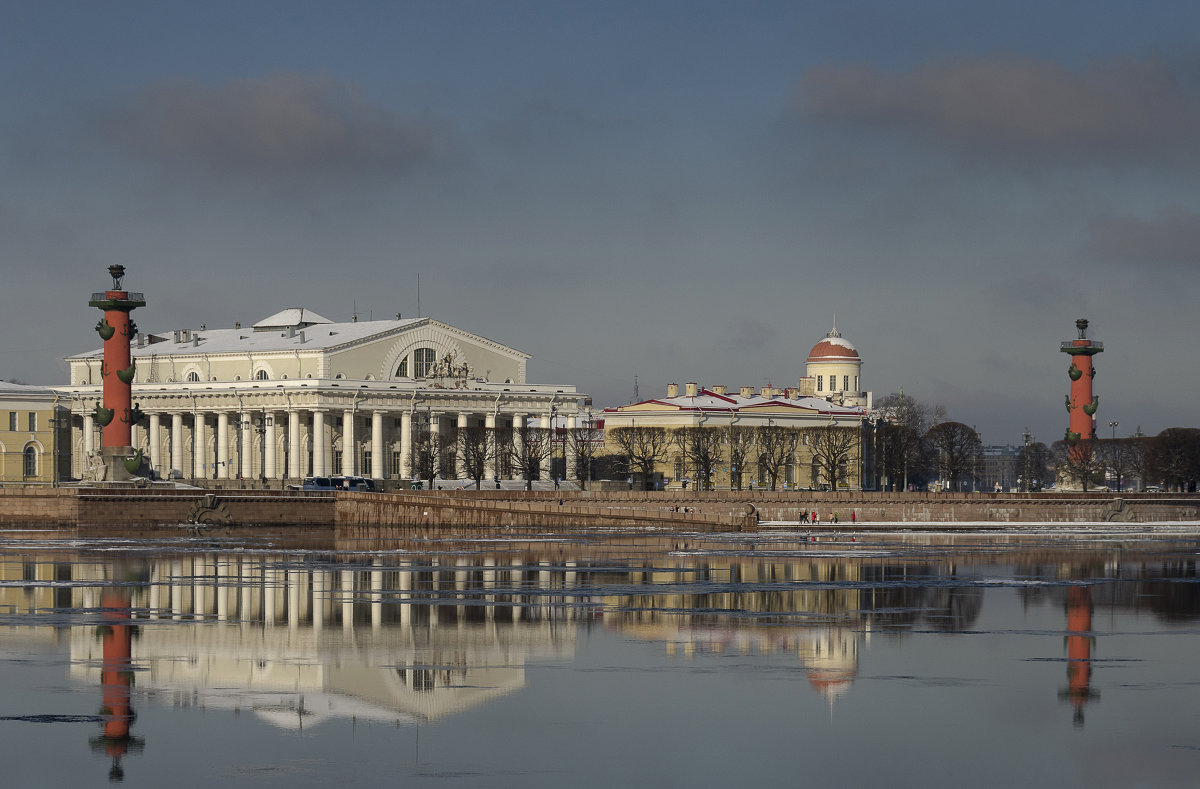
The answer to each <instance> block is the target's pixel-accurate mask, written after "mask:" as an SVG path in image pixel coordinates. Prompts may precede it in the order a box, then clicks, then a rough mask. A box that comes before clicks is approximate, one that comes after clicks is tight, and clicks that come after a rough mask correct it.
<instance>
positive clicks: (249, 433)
mask: <svg viewBox="0 0 1200 789" xmlns="http://www.w3.org/2000/svg"><path fill="white" fill-rule="evenodd" d="M131 350H132V355H133V360H134V364H135V367H136V375H135V377H134V380H133V384H132V387H133V401H134V403H135V404H136V405H137V407H138V408H139V409H140V410H141V411H142V413H143V414H145V416H146V418H145V419H143V420H142V422H141V423H140V424H138V425H136V426H135V427H134V430H133V435H134V439H133V440H134V446H135V447H137V448H141V449H142V450H143V454H144V456H145V457H146V459H147V461H148V462H149V464H150V466H151V467H152V468H153V469H154V470H155V471H157V472H159V473H160V474H162V475H164V476H166V475H168V474H170V473H172V472H175V473H177V474H178V475H179V476H182V477H183V478H193V479H199V478H203V479H219V480H227V479H237V478H242V479H259V478H266V479H268V480H277V481H282V480H296V479H298V478H300V477H303V476H306V475H308V474H314V475H326V474H361V475H363V476H370V477H374V478H376V479H388V478H390V479H407V478H411V477H412V476H413V462H414V458H413V441H414V437H415V434H416V433H417V432H418V431H421V430H430V431H432V432H434V433H438V432H440V431H442V430H444V429H446V428H447V427H448V426H451V425H453V426H456V427H459V428H462V427H468V426H471V427H475V426H480V427H489V428H504V427H511V426H512V425H513V424H517V425H522V424H526V423H527V422H526V420H529V419H537V420H540V421H541V425H542V426H543V427H547V428H548V427H549V424H550V419H551V415H552V413H556V414H559V415H562V416H565V417H566V418H567V419H568V420H571V419H573V418H574V415H575V413H576V410H577V407H578V406H577V402H578V400H579V399H580V398H581V397H582V395H580V394H579V393H577V392H576V391H575V387H574V386H569V385H548V384H530V383H528V382H527V381H526V376H525V369H526V362H527V361H528V360H529V358H530V357H529V355H528V354H525V353H522V352H521V351H518V350H515V349H513V348H509V347H508V346H505V345H501V344H500V343H497V342H494V341H492V340H489V339H487V338H485V337H481V336H479V335H476V334H471V333H470V332H466V331H463V330H461V329H456V328H454V327H453V326H448V325H446V324H444V323H441V322H439V321H436V320H434V319H432V318H408V319H401V318H400V317H399V316H397V317H396V318H395V319H393V320H377V321H350V322H345V323H335V322H333V321H330V320H328V319H327V318H323V317H321V316H320V315H317V314H316V313H314V312H312V311H311V310H307V309H295V308H294V309H286V310H283V311H282V312H279V313H276V314H275V315H272V316H270V317H268V318H264V319H263V320H261V321H259V322H257V323H255V324H254V325H253V326H250V327H248V328H243V327H241V325H240V324H235V325H234V327H233V328H231V329H211V330H210V329H207V328H206V327H205V326H203V325H202V326H201V327H200V328H199V330H195V329H174V330H171V331H167V332H161V333H154V334H145V335H143V334H140V333H139V334H138V335H137V337H136V340H135V341H134V343H133V347H132V349H131ZM66 361H67V362H68V364H69V365H70V370H71V381H70V384H69V385H68V386H66V387H63V388H62V390H61V391H63V392H64V393H66V394H68V395H69V396H70V398H71V414H72V436H71V443H72V449H73V452H72V456H73V468H72V473H73V474H74V475H75V476H77V477H80V478H83V477H85V476H86V475H87V473H88V471H89V460H90V459H91V458H94V457H95V455H96V454H97V453H98V450H99V430H98V427H97V425H96V424H95V421H94V419H93V417H92V412H93V409H94V408H95V405H96V404H97V403H98V402H100V400H101V396H102V395H101V375H100V374H101V365H102V361H103V355H102V352H101V350H100V349H96V350H94V351H89V352H88V353H83V354H79V355H76V356H71V357H68V358H67V360H66ZM491 470H492V472H493V474H495V473H496V472H497V469H495V468H493V469H491ZM548 475H549V469H548V468H546V469H544V470H543V474H542V476H543V477H548ZM489 476H492V474H489Z"/></svg>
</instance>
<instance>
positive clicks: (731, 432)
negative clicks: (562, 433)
mask: <svg viewBox="0 0 1200 789" xmlns="http://www.w3.org/2000/svg"><path fill="white" fill-rule="evenodd" d="M861 369H862V360H861V358H860V357H859V354H858V351H857V349H855V347H854V346H853V344H851V343H850V342H849V341H848V340H845V339H844V338H842V336H841V334H839V333H838V331H837V329H836V328H834V329H832V330H831V331H830V332H829V333H828V334H827V335H826V336H825V337H824V338H823V339H822V340H821V341H820V342H818V343H817V344H816V345H815V346H813V349H812V351H811V352H810V353H809V355H808V358H807V365H806V369H805V375H804V376H803V377H801V378H800V379H799V380H798V382H797V386H794V387H789V388H786V389H780V388H776V387H771V386H766V387H763V388H762V389H760V390H758V391H756V390H755V389H754V387H748V386H746V387H741V388H740V389H739V390H738V391H737V392H736V393H733V392H731V391H730V390H729V389H728V387H725V386H714V387H711V388H704V387H702V386H700V385H699V384H697V383H688V384H685V386H684V391H683V393H682V394H681V393H680V391H679V387H678V386H677V385H675V384H671V385H669V386H668V387H667V393H666V394H667V396H666V397H664V398H655V399H652V400H645V401H643V402H640V403H631V404H629V405H625V406H620V407H617V408H609V409H606V410H605V411H604V412H603V418H604V428H605V451H606V452H607V453H609V454H614V455H619V454H620V453H621V452H623V451H626V452H627V451H630V450H629V447H628V446H627V445H626V446H622V443H621V441H620V440H619V438H620V435H621V433H620V431H621V429H622V428H626V429H629V430H637V429H647V428H658V429H662V430H663V431H665V434H666V443H667V444H668V445H669V446H668V448H667V449H666V450H665V451H664V452H663V453H662V457H661V460H660V461H659V462H657V463H656V464H655V472H654V477H655V479H654V480H653V485H647V487H654V486H663V487H666V488H685V487H687V486H688V485H689V484H690V485H692V486H699V487H708V488H713V489H734V488H739V489H741V488H751V487H759V486H768V485H772V484H774V486H775V487H779V488H812V489H831V488H836V489H843V490H845V489H874V488H875V487H877V486H878V479H877V473H876V463H875V449H874V447H875V440H874V437H875V425H876V418H875V416H874V414H873V412H872V411H871V401H872V393H871V392H868V391H863V390H862V387H861V384H862V382H861V378H860V376H861ZM695 428H710V429H713V430H715V431H718V432H719V441H720V443H721V448H720V449H719V450H716V451H718V452H719V453H720V454H719V457H718V460H717V462H716V463H715V464H713V466H712V469H711V470H710V471H708V472H707V473H708V476H709V479H707V480H705V479H700V478H699V476H698V473H699V474H703V473H704V472H698V471H697V468H696V466H697V463H696V460H695V457H694V455H695V453H694V452H689V450H688V449H685V448H684V446H683V443H684V442H686V441H689V440H691V439H689V438H688V431H689V430H691V429H695ZM780 431H782V432H780ZM692 435H694V434H692ZM768 445H769V446H768ZM781 447H782V448H781ZM781 453H782V454H781Z"/></svg>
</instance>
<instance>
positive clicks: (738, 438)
mask: <svg viewBox="0 0 1200 789" xmlns="http://www.w3.org/2000/svg"><path fill="white" fill-rule="evenodd" d="M726 434H727V436H728V440H729V481H730V483H731V486H734V487H736V488H737V489H738V490H741V489H742V475H743V474H745V473H746V457H747V456H748V455H749V454H750V450H751V449H752V448H753V447H754V428H752V427H738V426H736V425H730V426H729V427H728V428H726Z"/></svg>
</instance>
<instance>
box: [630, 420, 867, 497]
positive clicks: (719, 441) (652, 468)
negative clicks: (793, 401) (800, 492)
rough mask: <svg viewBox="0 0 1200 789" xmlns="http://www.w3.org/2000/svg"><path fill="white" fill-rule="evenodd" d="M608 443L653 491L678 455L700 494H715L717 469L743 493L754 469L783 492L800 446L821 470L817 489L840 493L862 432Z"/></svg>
mask: <svg viewBox="0 0 1200 789" xmlns="http://www.w3.org/2000/svg"><path fill="white" fill-rule="evenodd" d="M607 440H608V442H609V443H610V444H611V445H612V446H613V447H614V448H615V449H616V450H617V456H618V457H620V458H623V459H624V460H625V467H626V468H627V469H628V473H629V475H630V476H631V477H632V476H637V477H640V478H641V482H642V487H643V489H645V490H649V489H650V488H651V486H652V484H653V480H654V479H655V476H656V469H657V467H658V466H660V465H661V464H664V463H666V462H667V461H668V460H669V459H670V458H671V457H673V456H674V455H676V454H678V456H679V458H680V459H681V460H682V462H683V473H684V475H685V477H690V479H692V480H694V484H695V485H696V486H697V487H698V488H700V489H711V487H712V480H713V477H714V476H715V475H716V472H717V471H718V469H728V471H729V474H730V481H731V485H732V486H733V487H736V488H738V489H739V490H740V489H741V488H742V484H743V482H742V481H743V479H744V475H745V474H746V473H747V472H748V471H749V470H750V469H751V468H754V469H756V470H757V471H758V477H759V479H761V480H762V481H763V483H764V484H766V485H768V486H769V487H770V488H771V490H775V489H776V488H778V486H779V484H780V481H781V479H783V478H784V476H785V474H786V470H787V468H788V467H789V466H794V465H795V464H796V463H797V462H798V461H799V455H800V451H799V448H800V447H801V446H803V447H806V448H807V449H808V455H809V457H810V459H811V463H812V464H813V466H814V467H815V470H816V474H815V476H816V478H815V479H814V480H813V482H815V483H816V484H826V485H829V486H830V487H831V488H833V489H836V488H837V487H838V485H839V484H844V483H845V482H847V478H848V474H847V468H848V466H849V463H850V462H851V461H852V460H853V459H855V458H856V457H857V453H858V451H859V449H860V448H861V443H862V432H861V430H860V429H858V428H857V427H847V426H841V425H834V424H830V425H827V426H822V427H811V428H793V427H785V426H783V425H775V424H766V425H759V426H757V427H748V426H740V425H729V426H727V427H705V426H694V427H683V428H677V429H674V430H667V429H666V428H662V427H618V428H613V429H611V430H609V431H608V435H607Z"/></svg>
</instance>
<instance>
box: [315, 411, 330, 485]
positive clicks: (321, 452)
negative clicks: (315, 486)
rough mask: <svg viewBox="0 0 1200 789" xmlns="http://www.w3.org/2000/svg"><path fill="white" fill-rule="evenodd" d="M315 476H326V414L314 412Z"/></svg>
mask: <svg viewBox="0 0 1200 789" xmlns="http://www.w3.org/2000/svg"><path fill="white" fill-rule="evenodd" d="M312 458H313V476H325V474H327V473H328V472H327V471H326V468H325V412H324V411H321V410H314V411H313V419H312Z"/></svg>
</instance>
